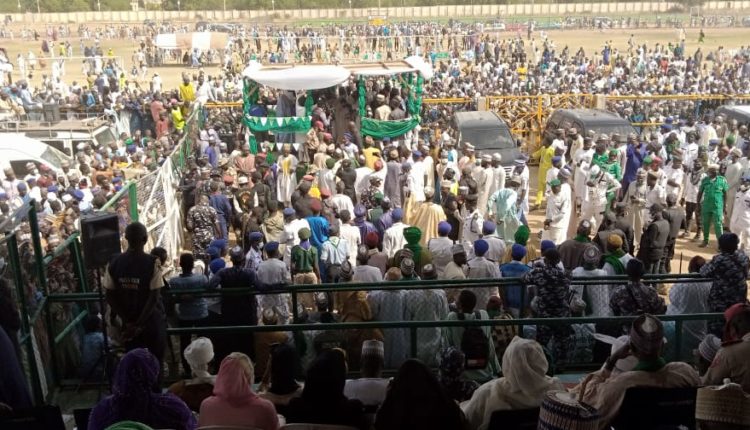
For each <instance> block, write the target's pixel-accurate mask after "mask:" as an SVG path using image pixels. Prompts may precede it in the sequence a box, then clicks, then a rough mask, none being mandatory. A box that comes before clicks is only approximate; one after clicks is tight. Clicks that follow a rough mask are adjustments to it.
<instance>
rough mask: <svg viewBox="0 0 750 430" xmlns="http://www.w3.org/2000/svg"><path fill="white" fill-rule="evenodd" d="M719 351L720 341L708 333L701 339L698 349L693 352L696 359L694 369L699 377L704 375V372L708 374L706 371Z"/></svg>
mask: <svg viewBox="0 0 750 430" xmlns="http://www.w3.org/2000/svg"><path fill="white" fill-rule="evenodd" d="M719 349H721V339H719V338H718V337H716V336H714V335H713V334H710V333H709V334H707V335H706V337H704V338H703V340H702V341H701V343H700V344H699V345H698V349H697V350H695V351H694V355H695V359H696V366H695V367H696V368H697V370H698V374H699V375H701V376H705V375H706V372H708V369H709V368H710V367H711V364H712V363H713V362H714V359H715V358H716V353H718V352H719Z"/></svg>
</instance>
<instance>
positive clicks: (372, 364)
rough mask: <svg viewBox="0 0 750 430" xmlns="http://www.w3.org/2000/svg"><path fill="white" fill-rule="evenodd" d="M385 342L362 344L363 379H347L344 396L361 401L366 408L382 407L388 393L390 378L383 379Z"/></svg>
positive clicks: (367, 341) (361, 364) (371, 341)
mask: <svg viewBox="0 0 750 430" xmlns="http://www.w3.org/2000/svg"><path fill="white" fill-rule="evenodd" d="M384 357H385V355H384V353H383V342H382V341H379V340H366V341H365V342H364V343H363V344H362V354H361V361H360V372H361V375H362V376H361V377H360V378H359V379H347V380H346V386H345V387H344V395H345V396H346V397H347V398H349V399H356V400H359V401H361V402H362V403H363V404H364V405H365V406H380V405H381V404H382V403H383V400H385V394H386V392H387V391H388V378H383V377H382V372H383V359H384Z"/></svg>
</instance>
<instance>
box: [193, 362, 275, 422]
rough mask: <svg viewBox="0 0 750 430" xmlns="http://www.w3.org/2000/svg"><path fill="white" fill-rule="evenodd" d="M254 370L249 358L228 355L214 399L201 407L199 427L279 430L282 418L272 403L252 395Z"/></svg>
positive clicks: (223, 363)
mask: <svg viewBox="0 0 750 430" xmlns="http://www.w3.org/2000/svg"><path fill="white" fill-rule="evenodd" d="M254 374H255V370H254V369H253V363H252V362H251V361H250V358H249V357H248V356H247V355H245V354H242V353H240V352H233V353H231V354H229V355H228V356H227V357H226V358H225V359H224V360H223V361H222V362H221V367H220V368H219V374H218V375H216V384H215V387H214V395H213V396H211V397H209V398H207V399H206V400H204V401H203V403H201V408H200V415H199V418H198V424H199V425H200V426H245V427H253V428H257V429H262V430H276V429H277V428H278V427H279V418H278V415H276V409H274V407H273V403H271V402H269V401H268V400H265V399H261V398H260V397H258V395H257V394H255V393H254V392H253V380H254Z"/></svg>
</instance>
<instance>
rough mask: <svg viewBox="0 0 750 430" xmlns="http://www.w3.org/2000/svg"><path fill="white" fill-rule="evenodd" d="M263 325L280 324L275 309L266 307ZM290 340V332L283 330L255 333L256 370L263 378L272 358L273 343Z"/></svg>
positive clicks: (282, 342)
mask: <svg viewBox="0 0 750 430" xmlns="http://www.w3.org/2000/svg"><path fill="white" fill-rule="evenodd" d="M261 318H262V320H263V325H267V326H270V325H273V326H278V325H279V317H278V315H276V312H274V310H273V309H266V310H264V311H263V314H262V316H261ZM289 341H290V338H289V333H288V332H286V331H282V330H281V327H279V331H262V332H258V333H255V350H254V351H255V363H256V364H255V371H256V372H258V375H259V376H260V377H261V378H262V377H263V375H265V373H266V367H267V366H268V361H269V360H270V358H271V348H272V347H273V345H277V344H284V343H288V342H289Z"/></svg>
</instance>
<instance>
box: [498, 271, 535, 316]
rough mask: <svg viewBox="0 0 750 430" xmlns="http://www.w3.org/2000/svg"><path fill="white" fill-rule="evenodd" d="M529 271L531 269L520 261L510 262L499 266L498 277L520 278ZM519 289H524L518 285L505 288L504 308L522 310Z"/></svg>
mask: <svg viewBox="0 0 750 430" xmlns="http://www.w3.org/2000/svg"><path fill="white" fill-rule="evenodd" d="M529 270H531V267H529V266H527V265H526V264H523V263H522V262H520V261H511V262H510V263H505V264H503V265H502V266H500V276H502V277H503V278H520V277H521V276H523V275H524V274H525V273H526V272H528V271H529ZM521 288H524V287H523V285H522V284H520V283H518V284H512V285H507V286H506V287H505V307H508V308H514V309H523V306H522V305H521Z"/></svg>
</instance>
